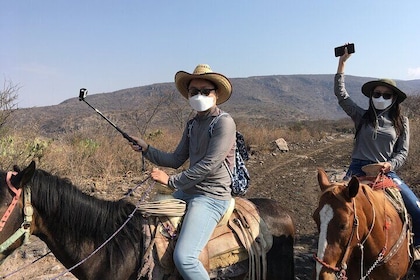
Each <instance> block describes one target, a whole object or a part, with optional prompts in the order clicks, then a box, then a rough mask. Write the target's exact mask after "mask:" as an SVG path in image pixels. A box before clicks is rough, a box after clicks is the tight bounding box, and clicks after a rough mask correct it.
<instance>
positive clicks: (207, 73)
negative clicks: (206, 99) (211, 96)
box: [175, 64, 232, 105]
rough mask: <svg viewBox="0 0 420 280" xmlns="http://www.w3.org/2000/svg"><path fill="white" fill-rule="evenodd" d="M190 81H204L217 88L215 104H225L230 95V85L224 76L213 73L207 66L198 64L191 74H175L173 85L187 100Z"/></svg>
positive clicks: (179, 72)
mask: <svg viewBox="0 0 420 280" xmlns="http://www.w3.org/2000/svg"><path fill="white" fill-rule="evenodd" d="M192 79H205V80H209V81H210V82H212V83H214V84H215V85H216V87H217V93H218V94H217V97H218V98H217V102H216V104H217V105H219V104H222V103H224V102H226V101H227V100H228V99H229V98H230V95H231V94H232V84H231V83H230V81H229V79H228V78H226V77H225V76H224V75H222V74H219V73H216V72H213V70H211V68H210V66H209V65H207V64H199V65H197V67H195V69H194V72H193V73H192V74H190V73H187V72H185V71H178V72H177V73H176V74H175V85H176V88H177V89H178V91H179V92H180V93H181V94H182V95H183V96H184V97H185V98H187V99H188V85H189V84H190V82H191V80H192Z"/></svg>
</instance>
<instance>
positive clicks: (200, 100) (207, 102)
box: [188, 94, 214, 112]
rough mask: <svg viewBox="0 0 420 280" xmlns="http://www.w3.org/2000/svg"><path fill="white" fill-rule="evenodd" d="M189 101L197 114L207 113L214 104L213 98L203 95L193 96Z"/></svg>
mask: <svg viewBox="0 0 420 280" xmlns="http://www.w3.org/2000/svg"><path fill="white" fill-rule="evenodd" d="M188 100H189V101H190V106H191V107H192V108H193V109H194V110H196V111H197V112H204V111H207V110H208V109H210V108H211V107H212V106H213V104H214V97H213V96H204V95H202V94H196V95H194V96H191V97H190V98H189V99H188Z"/></svg>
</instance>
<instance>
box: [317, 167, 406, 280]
mask: <svg viewBox="0 0 420 280" xmlns="http://www.w3.org/2000/svg"><path fill="white" fill-rule="evenodd" d="M318 182H319V186H320V188H321V191H322V194H321V197H320V199H319V205H318V208H317V209H316V210H315V212H314V214H313V218H314V220H315V222H316V224H317V227H318V232H319V241H318V252H317V254H316V255H315V256H314V257H315V260H316V261H317V263H316V269H315V270H316V272H315V277H314V279H324V280H326V279H349V280H351V279H402V278H403V277H404V276H405V275H406V274H407V272H408V270H409V268H410V255H409V254H410V253H409V249H410V248H409V246H410V242H409V241H410V234H409V232H408V228H409V226H408V224H407V223H405V222H403V221H402V220H404V219H401V218H400V216H399V214H398V212H397V210H396V209H395V207H394V206H393V205H392V204H391V203H390V202H389V200H388V198H386V196H385V192H384V191H383V189H377V190H374V189H372V187H370V186H369V185H367V184H364V183H362V182H360V181H359V179H358V178H356V177H353V178H352V179H351V180H350V181H349V182H333V183H332V182H330V181H329V179H328V177H327V174H326V173H325V171H324V170H322V169H319V170H318ZM346 277H347V278H346Z"/></svg>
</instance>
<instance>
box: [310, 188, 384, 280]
mask: <svg viewBox="0 0 420 280" xmlns="http://www.w3.org/2000/svg"><path fill="white" fill-rule="evenodd" d="M363 192H364V194H365V196H366V198H367V200H368V201H369V203H370V205H371V207H372V215H373V218H372V222H371V225H370V226H369V230H368V233H367V235H366V237H365V238H364V239H363V240H360V237H359V232H358V227H359V217H358V216H357V212H356V200H355V199H354V198H352V208H353V209H350V210H352V212H353V213H354V218H353V227H352V230H351V234H350V237H349V240H348V241H347V245H346V249H345V251H344V254H343V257H342V259H341V262H340V265H339V266H338V267H334V266H332V265H330V264H328V263H326V262H325V261H323V260H322V259H320V258H319V257H318V256H317V255H316V253H315V254H314V255H313V257H314V259H315V261H317V262H318V263H319V264H321V265H322V266H323V267H325V268H327V269H329V270H332V271H334V272H335V276H336V278H337V279H338V280H347V276H346V271H347V263H348V260H349V257H350V252H351V243H352V240H353V238H354V236H356V237H357V240H358V242H357V246H358V247H359V248H360V250H361V252H362V258H361V264H360V270H361V274H360V275H363V249H364V244H365V242H366V241H367V239H368V237H369V236H370V234H371V232H372V230H373V228H374V226H375V221H376V212H375V207H374V205H373V204H372V202H371V201H370V199H369V197H368V196H367V194H366V191H365V190H363ZM388 229H389V223H386V226H385V230H386V232H385V235H386V241H385V245H384V247H383V248H382V250H381V251H380V253H379V254H378V257H377V259H376V261H375V262H374V263H373V265H372V266H371V267H370V268H369V269H368V271H367V273H366V275H365V276H362V277H361V279H366V278H367V277H368V275H369V274H370V273H371V272H372V271H373V269H374V268H375V267H376V266H378V265H379V264H380V262H381V261H382V260H383V258H384V255H385V252H386V250H387V243H388Z"/></svg>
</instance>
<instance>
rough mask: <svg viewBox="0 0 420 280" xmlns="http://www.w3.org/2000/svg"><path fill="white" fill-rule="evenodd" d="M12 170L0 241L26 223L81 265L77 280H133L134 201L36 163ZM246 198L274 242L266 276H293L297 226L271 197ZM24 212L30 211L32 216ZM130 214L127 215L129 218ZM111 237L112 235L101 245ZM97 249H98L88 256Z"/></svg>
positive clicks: (137, 236)
mask: <svg viewBox="0 0 420 280" xmlns="http://www.w3.org/2000/svg"><path fill="white" fill-rule="evenodd" d="M16 171H17V172H15V173H9V172H3V171H0V205H1V208H0V216H2V215H3V214H4V213H6V212H8V210H9V212H10V214H9V215H8V218H7V219H4V220H5V223H4V226H3V230H2V231H0V244H4V243H5V242H6V243H7V242H9V241H7V240H10V237H11V236H12V235H14V233H15V232H18V231H20V228H21V225H25V230H28V231H29V233H30V234H34V235H36V236H38V237H39V238H40V239H41V240H42V241H44V242H45V243H46V245H47V246H48V247H49V249H50V250H51V251H52V253H53V254H54V255H55V257H56V258H57V259H58V260H59V261H60V262H61V263H62V264H63V265H64V266H65V267H66V268H73V267H74V266H75V264H78V263H80V265H78V266H75V267H74V268H73V269H72V270H71V273H73V275H75V276H76V277H77V278H79V279H116V280H119V279H137V277H138V275H139V271H141V270H142V268H143V266H142V264H144V259H143V256H144V255H145V247H144V240H145V236H144V234H143V227H142V226H143V225H144V222H145V217H144V216H143V215H142V214H141V213H140V211H136V205H134V204H132V203H130V202H129V201H127V200H125V199H121V200H117V201H108V200H102V199H98V198H95V197H93V196H89V195H87V194H84V193H83V192H81V191H80V190H79V188H78V187H76V186H74V185H73V184H72V183H71V182H70V181H69V180H66V179H62V178H59V177H58V176H55V175H52V174H50V173H48V172H46V171H43V170H39V169H35V164H34V163H31V164H30V165H29V166H28V167H27V168H25V169H24V170H22V171H19V170H16ZM10 186H13V188H14V189H16V190H28V192H26V191H22V192H21V193H20V194H19V195H17V194H16V193H15V191H14V190H12V188H10ZM28 196H29V197H30V199H29V200H28ZM15 197H18V199H17V200H18V201H17V203H16V206H15V207H13V209H12V210H10V208H9V205H10V204H12V203H13V201H14V200H16V199H15ZM250 201H251V202H252V203H253V204H254V205H255V207H256V209H257V210H258V213H259V216H260V218H261V219H262V220H264V222H265V225H266V227H267V229H268V232H269V234H270V235H271V236H272V246H271V249H270V250H269V251H268V252H267V254H266V260H267V267H266V269H265V271H266V277H265V279H267V280H269V279H272V280H277V279H294V255H293V244H294V234H295V227H294V224H293V221H292V219H291V217H290V215H289V214H288V212H287V211H286V210H285V209H284V208H282V206H281V205H280V203H278V202H276V201H274V200H270V199H264V198H255V199H250ZM23 209H26V210H25V211H24V210H23ZM28 209H31V210H32V211H29V210H28ZM133 211H134V212H133ZM24 212H25V213H26V214H25V213H24ZM27 213H31V215H30V218H29V217H28V215H27ZM131 216H132V217H131ZM128 217H131V219H129V220H128V221H127V219H128ZM2 220H3V219H2ZM124 224H125V226H124V227H122V229H121V230H120V231H119V232H118V233H117V234H116V235H115V236H113V235H114V233H116V232H117V230H118V229H120V228H121V226H122V225H124ZM25 236H26V237H27V234H26V232H25V234H22V235H21V236H19V237H18V238H17V239H16V240H15V241H13V240H12V241H10V242H9V243H10V244H7V245H8V246H7V247H8V248H7V249H5V250H3V252H2V253H1V255H0V257H1V258H2V259H4V258H6V257H7V256H8V255H10V254H11V253H12V252H13V250H14V249H16V248H17V247H19V246H20V245H22V244H23V242H24V239H25ZM111 236H113V238H112V239H110V241H109V242H108V243H106V245H104V246H103V247H101V246H102V245H103V243H104V242H105V241H106V240H107V239H108V238H109V237H111ZM99 247H101V249H99V250H98V251H97V252H96V253H95V254H94V255H92V256H91V257H90V258H88V259H86V257H88V256H89V255H90V254H91V253H92V252H93V251H95V250H97V249H98V248H99ZM85 259H86V260H85ZM83 260H85V261H84V262H81V261H83ZM0 261H1V260H0ZM249 263H250V262H249V261H248V260H245V261H242V262H241V263H239V264H233V265H231V266H229V267H220V268H218V270H219V271H216V272H215V271H212V272H211V273H213V274H214V273H216V274H217V275H218V277H219V278H227V277H226V275H231V273H232V272H235V267H239V266H240V267H243V266H245V268H247V267H248V264H249ZM152 267H154V269H158V270H159V268H160V264H159V261H156V260H155V262H154V265H152ZM238 271H240V270H238ZM211 273H210V272H209V274H211ZM229 273H230V274H229ZM246 274H247V271H246V270H245V272H243V271H242V274H238V275H235V274H233V277H236V278H235V279H242V278H245V277H246V276H247V275H246ZM2 276H4V275H0V278H1V277H2ZM164 277H166V278H168V277H169V276H168V275H165V276H164ZM229 277H230V276H229ZM233 277H232V278H233ZM145 278H146V279H147V277H145ZM166 278H164V279H166ZM153 279H160V278H153Z"/></svg>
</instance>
